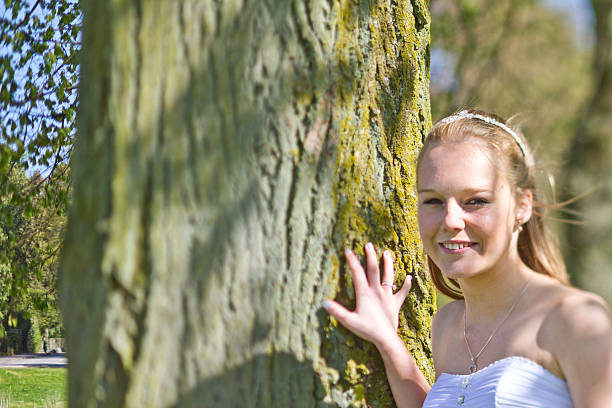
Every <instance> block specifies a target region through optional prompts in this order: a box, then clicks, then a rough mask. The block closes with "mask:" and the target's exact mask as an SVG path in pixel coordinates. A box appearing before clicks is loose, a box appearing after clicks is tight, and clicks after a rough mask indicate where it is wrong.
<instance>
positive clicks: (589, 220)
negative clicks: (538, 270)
mask: <svg viewBox="0 0 612 408" xmlns="http://www.w3.org/2000/svg"><path fill="white" fill-rule="evenodd" d="M593 7H594V10H595V16H596V35H597V41H596V46H595V64H594V68H593V78H594V81H593V97H592V99H591V102H590V104H589V105H588V107H587V110H586V112H585V115H584V118H583V120H582V123H581V124H580V126H579V128H578V131H577V133H576V136H575V138H574V141H573V143H572V145H571V146H570V149H569V151H568V166H567V168H566V174H565V179H566V182H567V183H568V185H569V191H570V193H571V194H570V197H571V196H576V195H579V194H581V193H587V194H586V196H585V197H584V198H582V199H580V200H578V201H577V202H576V203H575V204H574V205H573V209H574V210H576V211H577V214H578V216H579V217H580V218H581V219H583V220H584V221H583V222H582V223H580V224H577V225H569V226H568V233H567V238H566V241H567V242H566V248H565V252H566V255H567V258H566V259H567V262H568V270H569V271H570V274H571V275H572V277H573V279H574V282H575V283H576V284H577V285H578V286H580V287H582V288H585V289H587V290H590V291H593V292H595V293H598V294H600V295H602V296H603V297H604V298H605V299H606V300H607V301H608V303H610V304H612V281H611V280H610V276H611V275H612V252H610V248H612V216H611V215H612V178H611V177H610V175H611V174H612V142H611V139H610V129H612V1H611V0H593ZM591 189H593V190H592V191H591Z"/></svg>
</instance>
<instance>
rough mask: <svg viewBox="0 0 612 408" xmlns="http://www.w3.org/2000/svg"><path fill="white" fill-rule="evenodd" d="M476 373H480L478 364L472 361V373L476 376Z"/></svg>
mask: <svg viewBox="0 0 612 408" xmlns="http://www.w3.org/2000/svg"><path fill="white" fill-rule="evenodd" d="M476 371H478V364H476V362H475V361H473V360H472V364H470V373H472V374H474V373H475V372H476Z"/></svg>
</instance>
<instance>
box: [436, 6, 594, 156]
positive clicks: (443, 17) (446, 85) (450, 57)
mask: <svg viewBox="0 0 612 408" xmlns="http://www.w3.org/2000/svg"><path fill="white" fill-rule="evenodd" d="M572 32H573V30H572V29H571V27H570V26H569V22H568V21H567V20H566V18H564V16H563V15H561V14H560V13H558V12H556V11H553V10H551V9H549V8H547V7H546V6H544V5H543V4H542V2H540V1H537V0H500V1H496V2H490V1H486V0H464V1H453V0H435V1H432V49H433V50H434V51H433V52H432V54H433V55H434V56H437V57H438V58H437V59H438V64H436V61H432V90H431V91H432V114H433V117H434V118H440V117H442V116H444V115H447V114H449V113H451V112H453V111H454V110H456V109H458V108H461V107H464V106H478V107H480V108H483V109H485V110H488V111H494V112H496V113H498V114H500V115H502V116H504V117H510V116H513V115H518V118H517V119H516V122H517V123H519V124H520V125H521V126H522V128H523V131H524V132H525V134H526V136H527V138H528V139H529V140H530V141H531V142H532V146H533V147H535V148H536V149H538V150H539V151H538V156H539V157H543V156H544V157H546V158H548V159H549V161H551V162H555V161H557V160H558V159H559V158H560V157H562V155H563V152H564V149H566V148H567V145H568V142H569V140H570V139H571V137H572V135H573V133H574V129H575V127H576V124H577V122H578V120H579V118H580V115H581V112H582V110H583V107H584V104H585V101H586V98H587V96H588V94H589V91H590V88H591V86H590V84H591V81H590V80H591V77H590V76H591V71H590V53H591V49H590V47H589V46H588V44H584V43H579V42H578V40H577V38H576V37H572Z"/></svg>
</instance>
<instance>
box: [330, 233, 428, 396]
mask: <svg viewBox="0 0 612 408" xmlns="http://www.w3.org/2000/svg"><path fill="white" fill-rule="evenodd" d="M365 252H366V263H367V268H366V269H367V273H366V272H364V270H363V267H362V266H361V264H360V263H359V260H358V259H357V257H356V256H355V254H353V253H352V252H351V251H348V250H347V251H346V253H345V255H346V260H347V262H348V264H349V266H350V268H351V272H352V275H353V285H354V286H355V296H356V307H355V310H354V311H349V310H347V309H346V308H345V307H344V306H342V305H340V304H339V303H337V302H335V301H333V300H331V301H328V302H326V309H327V311H328V313H329V314H330V315H332V316H334V317H335V318H336V319H337V320H338V321H339V322H340V323H341V324H342V325H343V326H344V327H346V328H347V329H349V330H351V331H352V332H353V333H355V334H356V335H358V336H359V337H361V338H363V339H366V340H368V341H371V342H372V343H374V345H375V346H376V348H377V349H378V351H379V352H380V354H381V356H382V359H383V362H384V364H385V371H386V373H387V379H388V381H389V384H390V385H391V390H392V391H393V397H394V399H395V403H396V405H397V406H398V407H400V408H404V407H406V408H408V407H410V408H413V407H414V408H416V407H421V406H422V405H423V401H424V400H425V397H426V395H427V393H428V392H429V389H430V386H429V384H428V383H427V381H426V380H425V377H424V376H423V374H422V373H421V371H420V370H419V368H418V367H417V365H416V363H415V361H414V359H413V358H412V356H410V353H408V350H407V349H406V347H405V345H404V343H403V341H402V340H401V338H400V337H399V336H398V334H397V327H398V321H399V310H400V307H401V306H402V303H404V300H405V299H406V296H407V295H408V291H409V290H410V287H411V280H410V277H407V278H406V282H404V285H403V286H402V288H401V289H400V290H399V291H398V292H397V293H395V294H394V293H393V288H391V287H389V286H382V285H381V281H380V272H379V268H378V260H377V257H376V250H375V249H374V246H373V245H372V244H368V245H366V249H365ZM382 281H383V282H393V259H392V256H391V253H390V252H389V251H385V253H384V254H383V280H382Z"/></svg>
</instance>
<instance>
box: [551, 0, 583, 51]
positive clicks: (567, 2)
mask: <svg viewBox="0 0 612 408" xmlns="http://www.w3.org/2000/svg"><path fill="white" fill-rule="evenodd" d="M540 1H541V2H542V3H544V4H546V5H547V6H548V7H550V8H552V9H556V10H559V11H561V12H562V13H563V14H565V15H566V17H567V18H568V20H569V21H570V23H571V25H572V26H573V27H574V29H575V30H576V39H577V41H578V42H579V43H583V44H585V45H587V46H589V45H591V44H592V43H593V41H594V39H593V35H594V34H593V30H594V26H595V21H594V19H595V17H594V15H593V9H592V7H591V2H590V1H589V0H540Z"/></svg>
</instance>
